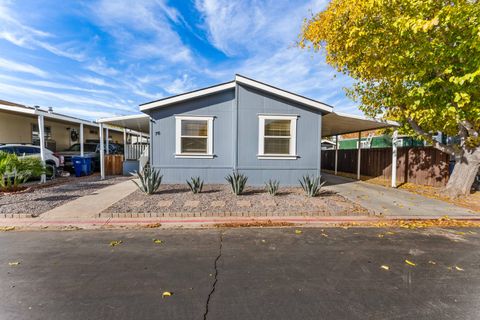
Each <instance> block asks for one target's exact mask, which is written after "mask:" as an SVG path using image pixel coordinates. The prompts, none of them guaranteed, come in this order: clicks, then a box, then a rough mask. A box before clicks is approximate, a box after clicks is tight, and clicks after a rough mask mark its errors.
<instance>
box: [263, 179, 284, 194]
mask: <svg viewBox="0 0 480 320" xmlns="http://www.w3.org/2000/svg"><path fill="white" fill-rule="evenodd" d="M279 187H280V181H278V180H271V179H270V180H268V181H267V182H265V188H266V189H267V191H268V193H269V194H270V195H271V196H276V195H277V193H278V189H279Z"/></svg>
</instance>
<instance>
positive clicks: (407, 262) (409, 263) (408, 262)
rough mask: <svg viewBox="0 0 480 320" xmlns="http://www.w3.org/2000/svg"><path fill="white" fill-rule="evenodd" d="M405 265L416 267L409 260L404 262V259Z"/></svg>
mask: <svg viewBox="0 0 480 320" xmlns="http://www.w3.org/2000/svg"><path fill="white" fill-rule="evenodd" d="M405 263H406V264H408V265H411V266H412V267H415V266H416V265H417V264H416V263H414V262H412V261H410V260H406V259H405Z"/></svg>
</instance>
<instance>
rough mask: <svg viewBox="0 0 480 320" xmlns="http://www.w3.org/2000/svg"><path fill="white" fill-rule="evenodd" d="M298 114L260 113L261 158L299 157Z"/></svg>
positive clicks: (259, 149) (259, 144)
mask: <svg viewBox="0 0 480 320" xmlns="http://www.w3.org/2000/svg"><path fill="white" fill-rule="evenodd" d="M296 135H297V116H290V115H259V135H258V136H259V141H258V158H259V159H296V158H297V150H296V149H297V141H296V140H297V139H296Z"/></svg>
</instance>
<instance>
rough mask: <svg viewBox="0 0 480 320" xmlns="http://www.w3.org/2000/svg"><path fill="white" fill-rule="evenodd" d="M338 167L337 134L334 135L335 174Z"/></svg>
mask: <svg viewBox="0 0 480 320" xmlns="http://www.w3.org/2000/svg"><path fill="white" fill-rule="evenodd" d="M337 168H338V134H337V135H336V136H335V175H337Z"/></svg>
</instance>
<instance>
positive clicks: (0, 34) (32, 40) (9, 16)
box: [0, 3, 86, 61]
mask: <svg viewBox="0 0 480 320" xmlns="http://www.w3.org/2000/svg"><path fill="white" fill-rule="evenodd" d="M15 16H16V14H15V13H14V12H12V11H11V10H10V9H9V8H7V6H6V5H4V4H2V3H0V39H4V40H6V41H9V42H11V43H13V44H14V45H16V46H19V47H23V48H27V49H34V48H42V49H44V50H47V51H49V52H51V53H53V54H55V55H57V56H60V57H66V58H69V59H72V60H76V61H83V60H85V59H86V56H85V53H84V52H83V50H80V49H79V48H78V47H77V46H75V45H73V44H72V43H63V44H54V43H50V42H48V41H46V40H45V39H52V38H54V36H53V35H52V34H50V33H48V32H44V31H42V30H38V29H35V28H32V27H29V26H27V25H26V24H24V23H23V22H21V20H20V19H16V18H15Z"/></svg>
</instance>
